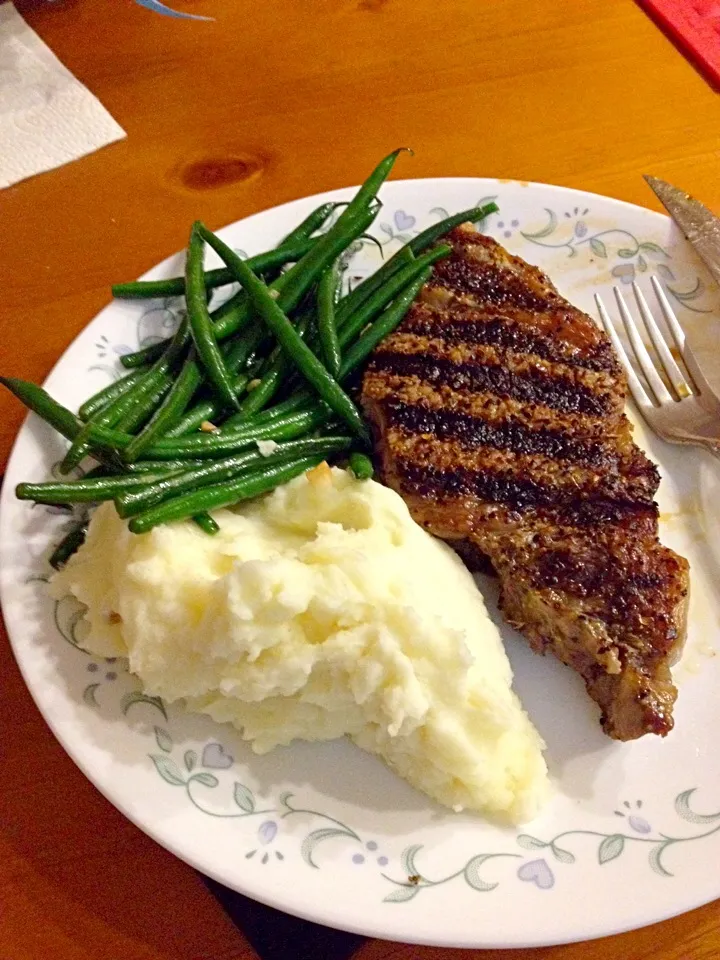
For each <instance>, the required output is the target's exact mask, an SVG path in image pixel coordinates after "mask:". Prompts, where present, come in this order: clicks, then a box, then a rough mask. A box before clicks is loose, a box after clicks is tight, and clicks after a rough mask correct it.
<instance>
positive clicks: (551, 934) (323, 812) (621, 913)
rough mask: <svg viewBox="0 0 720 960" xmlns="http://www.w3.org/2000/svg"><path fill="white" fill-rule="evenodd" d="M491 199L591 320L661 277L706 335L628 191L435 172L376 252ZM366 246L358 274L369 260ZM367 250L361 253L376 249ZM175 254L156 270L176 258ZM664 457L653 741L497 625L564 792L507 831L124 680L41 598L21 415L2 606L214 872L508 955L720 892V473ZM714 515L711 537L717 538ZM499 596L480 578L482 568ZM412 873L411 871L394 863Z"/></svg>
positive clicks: (86, 754) (58, 714)
mask: <svg viewBox="0 0 720 960" xmlns="http://www.w3.org/2000/svg"><path fill="white" fill-rule="evenodd" d="M348 195H349V191H346V190H339V191H335V192H333V193H328V194H323V195H322V196H319V197H311V198H306V199H303V200H298V201H296V202H294V203H289V204H285V205H284V206H282V207H277V208H275V209H273V210H268V211H266V212H264V213H261V214H258V215H256V216H253V217H250V218H248V219H247V220H244V221H242V222H241V223H237V224H234V225H233V226H231V227H228V228H227V229H225V230H224V231H222V233H223V235H224V237H225V239H226V240H229V241H230V242H231V244H232V245H233V246H235V247H237V248H241V249H243V250H245V251H247V252H249V253H251V252H259V251H261V250H263V249H266V248H267V247H269V246H271V245H272V244H274V243H275V242H276V241H277V240H278V239H279V238H280V237H281V236H282V235H283V234H284V233H286V232H287V231H288V230H289V229H290V228H292V227H293V226H294V225H295V224H296V223H297V222H298V221H299V220H300V219H301V217H303V216H305V215H306V214H307V213H308V212H309V211H310V210H311V209H312V208H313V207H314V206H316V205H317V204H318V203H319V202H320V201H324V200H340V199H346V198H347V197H348ZM490 197H492V198H496V199H497V202H498V204H499V206H500V210H501V213H500V214H499V215H494V216H493V217H491V218H490V221H489V224H488V230H489V232H490V233H492V235H493V236H495V237H497V238H498V239H499V240H501V241H502V242H503V243H504V244H506V245H507V247H508V248H509V249H510V250H511V251H512V252H513V253H519V254H521V255H522V256H523V257H525V258H526V259H527V260H529V261H530V262H531V263H535V264H538V265H540V266H541V267H542V268H543V269H545V270H547V271H548V273H549V274H550V276H551V277H552V278H553V280H554V281H555V282H556V284H557V285H558V287H559V288H560V290H561V292H562V293H564V294H565V295H566V296H567V297H569V299H570V300H572V301H573V302H575V303H576V304H578V305H579V306H580V307H583V308H585V309H587V310H588V311H589V312H592V293H593V291H594V290H595V289H598V288H599V289H601V290H603V291H604V292H605V293H606V294H607V299H608V301H610V288H611V286H612V284H613V283H618V282H622V283H625V282H626V281H629V279H631V278H632V276H636V277H637V278H638V280H640V282H641V283H642V282H643V281H645V280H646V278H648V277H649V275H650V274H651V273H657V274H659V275H660V276H661V277H663V278H664V279H665V280H667V281H668V282H669V285H670V287H671V289H672V290H673V291H674V292H675V294H674V295H675V298H676V301H677V304H678V309H679V311H680V316H681V319H682V321H683V323H685V324H687V325H688V326H693V325H695V326H696V328H697V329H698V330H699V332H700V333H703V332H704V331H705V330H706V328H707V327H708V325H709V324H710V322H711V320H710V317H709V312H710V311H711V310H712V309H713V308H714V307H715V306H716V303H715V302H714V294H715V291H714V290H713V288H712V287H711V286H710V285H709V284H708V281H707V279H706V274H705V272H704V270H703V268H702V267H701V266H700V265H699V263H698V261H697V260H696V259H695V258H694V256H693V255H692V253H691V251H690V250H689V248H688V247H687V245H686V244H685V243H684V242H683V241H682V239H681V238H680V236H679V234H678V233H677V231H675V230H674V228H673V227H672V226H671V224H670V223H669V221H668V220H667V219H665V218H664V217H661V216H659V215H657V214H654V213H650V212H648V211H647V210H642V209H640V208H637V207H633V206H630V205H628V204H623V203H619V202H617V201H613V200H608V199H606V198H603V197H600V196H595V195H592V194H587V193H582V192H579V191H574V190H567V189H561V188H558V187H550V186H543V185H539V184H526V183H517V182H508V181H498V180H475V179H447V180H443V179H440V180H414V181H404V182H403V181H401V182H393V183H390V184H388V185H387V186H386V187H384V188H383V193H382V199H383V201H384V203H385V206H384V209H383V211H382V212H381V215H380V217H379V224H378V226H377V229H376V232H377V235H378V237H379V238H380V239H381V240H382V242H383V243H385V244H386V245H387V248H388V249H393V248H395V247H396V246H397V245H398V244H399V243H400V242H402V240H403V239H404V238H406V237H407V236H409V235H411V234H412V233H414V232H416V231H417V230H418V229H420V228H422V227H425V226H426V225H427V224H428V223H429V222H431V221H433V220H434V219H438V218H440V217H442V216H444V215H445V211H456V210H459V209H462V208H464V207H468V206H471V205H472V204H474V203H476V202H477V201H479V200H481V199H483V198H490ZM365 256H367V257H369V258H372V252H369V253H368V252H366V251H363V253H362V254H361V258H360V259H359V260H358V261H356V263H355V264H353V267H352V270H351V273H353V274H358V273H362V272H363V270H367V269H368V267H369V264H370V263H371V259H369V260H362V257H365ZM373 265H374V263H373ZM180 269H181V258H180V257H173V258H171V259H169V260H167V261H165V262H164V263H163V264H161V265H160V266H159V267H157V268H156V269H154V270H152V271H151V272H150V273H149V274H148V277H163V276H169V275H173V274H176V273H178V272H179V271H180ZM172 307H173V304H172V303H171V304H167V305H166V304H158V303H152V304H150V305H149V306H148V305H147V304H145V305H143V304H137V303H135V304H133V303H120V302H118V303H113V304H111V305H110V306H109V307H108V308H107V309H105V310H103V312H102V313H101V314H100V315H99V316H98V317H97V318H96V319H95V320H94V321H93V322H92V323H91V324H90V325H89V326H88V328H87V329H86V330H85V331H84V332H83V333H82V334H81V335H80V336H79V337H78V339H77V340H76V341H75V343H74V344H73V345H72V346H71V347H70V349H69V350H68V351H67V353H66V354H65V356H64V357H63V358H62V359H61V361H60V362H59V363H58V365H57V366H56V368H55V369H54V371H53V372H52V374H51V375H50V377H49V379H48V381H47V388H48V389H49V391H50V392H51V393H52V394H53V395H54V396H56V397H57V398H58V399H59V400H61V401H63V402H64V403H66V404H67V405H68V406H70V407H75V406H76V405H77V404H78V403H79V402H80V401H81V400H82V399H83V398H84V397H86V396H87V395H88V394H89V393H91V392H93V391H94V390H96V389H98V388H99V387H100V386H102V385H103V384H104V383H106V382H108V380H109V378H110V377H111V376H113V375H114V374H116V372H117V369H118V367H117V365H116V360H117V355H118V353H120V352H122V351H123V350H125V349H135V348H136V347H137V346H138V343H139V342H143V341H147V339H148V338H150V337H152V336H154V335H157V334H158V333H159V332H163V331H164V332H167V329H168V325H171V324H172V322H173V313H172ZM637 436H638V440H639V442H640V443H641V444H642V445H643V446H644V447H645V448H646V449H647V450H648V451H649V452H650V454H651V456H652V457H653V458H654V459H655V460H656V461H658V462H659V463H660V465H661V470H662V474H663V482H662V486H661V488H660V507H661V512H662V519H663V522H662V537H663V540H664V541H665V542H666V543H667V544H668V545H669V546H671V547H673V548H674V549H676V550H677V551H679V552H680V553H682V554H684V555H685V556H687V557H688V558H689V559H690V563H691V566H692V581H693V590H692V603H691V618H690V637H689V641H688V647H687V653H686V655H685V658H684V660H683V662H682V664H681V665H680V666H679V668H678V669H677V671H676V677H677V681H678V685H679V687H680V697H679V702H678V705H677V710H676V727H675V730H674V731H673V732H672V734H671V735H670V736H669V737H668V738H667V739H666V740H660V739H657V738H653V737H646V738H645V739H643V740H641V741H639V742H635V743H630V744H620V743H614V742H612V741H610V740H608V739H606V738H605V737H604V736H603V735H602V734H601V732H600V729H599V727H598V719H597V710H596V708H595V706H594V705H593V704H592V703H591V702H590V701H589V700H588V699H587V697H586V696H585V695H584V692H583V690H582V684H581V683H580V681H579V679H578V678H577V677H576V676H575V675H574V674H573V673H572V672H571V671H570V670H568V669H566V668H564V667H562V666H561V665H559V664H558V663H556V662H555V661H553V660H552V659H549V658H547V659H542V658H540V657H537V656H534V655H532V654H531V653H530V652H529V651H528V649H527V648H526V646H525V644H524V642H523V641H522V640H519V639H518V638H517V636H516V635H515V634H514V633H513V631H511V630H509V629H508V628H505V627H503V634H504V636H505V638H506V643H507V648H508V651H509V654H510V656H511V658H512V661H513V665H514V668H515V671H516V687H517V690H518V692H519V693H520V695H521V697H522V699H523V701H524V703H525V705H526V706H527V708H528V710H529V711H530V713H531V716H532V717H533V719H534V721H535V723H536V724H537V726H538V727H539V729H540V731H541V733H542V735H543V736H544V737H545V739H546V741H547V743H548V752H547V758H548V763H549V767H550V770H551V773H552V776H553V778H554V780H555V783H556V787H557V792H556V794H555V796H554V798H553V799H552V801H551V802H550V803H549V804H548V806H547V808H546V809H545V811H544V812H543V814H542V816H540V817H539V818H538V819H537V820H536V821H535V822H533V823H531V824H527V825H526V826H525V827H523V828H522V829H519V830H512V829H506V828H501V827H499V826H496V825H494V824H491V823H487V822H484V821H483V820H482V819H480V818H477V817H474V816H470V815H456V814H453V813H450V812H448V811H446V810H443V809H441V808H440V807H438V806H435V805H434V804H433V803H431V802H429V801H428V800H427V799H426V798H425V797H424V796H423V795H421V794H420V793H417V792H415V791H414V790H413V789H411V788H410V787H409V786H407V785H406V784H405V783H403V782H402V781H401V780H399V779H398V778H397V777H395V776H394V775H393V774H392V773H390V772H389V771H388V770H386V769H385V767H383V765H382V764H381V763H380V762H379V761H378V760H375V759H374V758H372V757H370V756H368V755H366V754H364V753H362V752H361V751H360V750H359V749H356V748H354V747H353V746H352V745H350V744H349V743H345V742H337V743H333V744H325V745H313V744H307V743H298V744H296V745H294V746H293V747H292V748H285V749H282V748H281V749H278V750H275V751H274V752H273V753H271V754H269V755H267V756H264V757H261V758H258V757H256V756H254V755H253V754H252V753H251V751H250V750H249V749H248V747H247V746H246V745H245V744H243V742H242V741H241V740H240V737H239V736H238V735H237V733H236V732H235V731H234V730H233V729H232V728H231V727H229V726H220V725H217V724H214V723H213V722H212V721H210V720H209V719H206V718H202V717H195V716H189V715H186V714H184V713H183V711H182V710H180V709H175V708H168V709H167V710H166V708H165V706H164V705H163V704H162V703H160V702H157V701H152V700H149V699H148V698H145V697H143V696H142V695H141V694H139V693H138V692H137V689H138V688H137V683H136V681H135V680H134V678H133V677H132V676H130V675H128V674H127V672H126V670H125V668H124V667H123V665H122V663H120V662H118V663H114V662H108V661H103V660H101V659H98V658H95V657H90V656H87V655H86V654H84V653H83V652H82V651H80V650H79V649H78V648H77V647H76V646H75V645H74V643H73V624H74V618H76V617H77V610H76V608H75V607H74V606H73V605H72V603H70V601H63V602H61V603H59V604H53V603H52V602H51V601H50V600H49V599H48V597H47V593H46V587H45V584H44V582H42V580H43V578H45V577H46V576H47V567H46V565H45V562H44V560H43V554H44V551H45V550H46V548H47V544H48V542H49V540H50V539H51V538H52V537H57V533H58V530H59V528H60V527H61V526H62V524H63V523H64V522H65V519H64V518H63V517H61V516H57V515H53V513H52V511H51V510H49V509H47V508H44V507H34V508H33V507H31V506H30V505H28V504H26V503H19V502H17V501H16V500H15V499H14V496H13V488H14V486H15V484H16V483H18V482H19V481H20V480H29V479H35V480H41V479H43V478H44V477H46V476H47V474H48V471H49V469H50V467H51V465H52V464H53V463H54V462H55V461H57V460H58V459H59V458H60V456H61V450H62V445H61V442H60V441H59V440H58V439H57V438H56V437H54V436H52V435H51V431H50V430H49V429H47V428H46V427H45V426H44V425H43V424H41V423H40V422H39V421H38V420H37V419H36V418H34V417H30V418H29V420H28V421H27V423H26V424H25V426H24V427H23V429H22V431H21V433H20V436H19V438H18V441H17V444H16V446H15V449H14V452H13V455H12V458H11V461H10V464H9V467H8V470H7V475H6V482H5V485H4V490H3V494H2V517H1V524H0V542H1V548H0V549H1V561H2V579H1V587H2V603H3V608H4V612H5V618H6V622H7V626H8V631H9V634H10V637H11V641H12V644H13V648H14V651H15V655H16V657H17V660H18V662H19V664H20V667H21V669H22V671H23V675H24V677H25V680H26V682H27V685H28V687H29V688H30V690H31V692H32V694H33V696H34V697H35V700H36V702H37V704H38V706H39V708H40V710H41V711H42V713H43V715H44V717H45V719H46V720H47V722H48V723H49V724H50V726H51V728H52V729H53V731H54V733H55V735H56V736H57V737H58V739H59V740H60V742H61V743H62V745H63V746H64V747H65V749H66V750H67V751H68V753H69V754H70V756H71V757H72V758H73V760H74V761H75V762H76V763H77V764H78V766H79V767H80V768H81V769H82V770H83V771H84V773H85V774H86V775H87V776H88V777H89V778H90V779H91V780H92V782H93V783H94V784H95V785H96V786H97V787H98V789H100V790H101V791H102V792H103V793H104V794H105V796H107V797H108V798H109V799H110V800H111V802H112V803H114V804H115V805H116V806H117V807H118V808H119V809H120V810H121V811H122V812H123V813H124V814H125V815H126V816H128V817H129V818H130V819H131V820H133V821H134V822H135V823H136V824H137V825H138V826H139V827H140V828H141V829H143V830H144V831H146V832H147V833H148V834H149V835H150V836H152V837H154V838H155V839H156V840H157V841H158V842H159V843H161V844H163V845H164V846H165V847H167V848H168V849H170V850H172V851H173V852H174V853H175V854H177V855H178V856H179V857H181V858H182V859H183V860H186V861H187V862H188V863H191V864H192V865H193V866H195V867H197V868H198V869H199V870H201V871H203V872H204V873H206V874H208V875H210V876H212V877H215V878H216V879H217V880H220V881H222V882H223V883H225V884H227V885H228V886H229V887H232V888H234V889H236V890H239V891H241V892H242V893H245V894H247V895H249V896H251V897H254V898H256V899H257V900H261V901H263V902H265V903H268V904H271V905H273V906H275V907H279V908H280V909H282V910H286V911H288V912H289V913H293V914H297V915H299V916H303V917H307V918H310V919H312V920H316V921H319V922H321V923H325V924H329V925H332V926H336V927H341V928H344V929H347V930H352V931H357V932H360V933H363V934H367V935H370V936H377V937H387V938H391V939H395V940H401V941H412V942H419V943H428V944H442V945H449V946H455V947H516V946H522V945H525V946H529V945H539V944H552V943H559V942H564V941H572V940H580V939H585V938H590V937H599V936H603V935H606V934H611V933H615V932H618V931H621V930H627V929H630V928H633V927H639V926H642V925H643V924H648V923H652V922H653V921H656V920H660V919H663V918H665V917H669V916H671V915H673V914H677V913H680V912H682V911H685V910H689V909H691V908H692V907H696V906H698V905H700V904H702V903H705V902H706V901H709V900H712V899H713V898H715V897H718V896H720V874H719V873H718V869H717V864H718V860H719V859H720V754H719V753H718V750H717V731H718V729H719V728H720V698H719V697H718V696H717V690H718V689H719V687H720V658H714V654H715V652H716V647H717V644H718V635H719V633H720V630H719V627H720V624H719V622H718V614H719V612H720V604H719V603H718V586H717V585H718V584H719V583H720V575H719V574H720V551H719V549H718V537H717V531H718V529H720V471H719V470H718V465H717V462H716V461H714V460H713V459H712V458H711V457H710V455H709V454H706V453H704V452H702V451H695V450H691V449H687V448H677V447H675V448H673V447H671V446H668V445H666V444H664V443H662V442H661V441H659V440H657V439H656V438H654V437H650V436H648V434H647V432H646V431H644V430H642V429H638V434H637ZM711 531H712V534H711ZM482 586H483V589H484V590H485V591H486V592H487V593H488V594H490V606H491V607H492V606H494V595H493V594H494V588H493V585H492V584H491V583H487V582H483V584H482ZM412 875H419V876H420V877H421V879H420V882H419V883H418V884H417V885H409V884H408V877H409V876H412Z"/></svg>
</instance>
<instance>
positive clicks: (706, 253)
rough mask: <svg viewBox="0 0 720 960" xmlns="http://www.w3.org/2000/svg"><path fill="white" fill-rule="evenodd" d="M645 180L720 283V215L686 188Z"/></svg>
mask: <svg viewBox="0 0 720 960" xmlns="http://www.w3.org/2000/svg"><path fill="white" fill-rule="evenodd" d="M644 179H645V181H646V182H647V184H648V186H649V187H650V189H651V190H652V191H653V193H654V194H655V196H656V197H657V198H658V200H659V201H660V203H661V204H662V205H663V206H664V207H665V209H666V210H667V212H668V213H669V214H670V216H671V217H672V218H673V220H674V221H675V223H676V224H677V225H678V227H680V229H681V230H682V232H683V233H684V234H685V237H686V239H687V241H688V243H690V244H691V245H692V247H693V249H694V250H695V252H696V253H697V254H698V255H699V256H700V257H701V258H702V260H703V262H704V263H705V266H706V267H707V268H708V270H709V271H710V273H711V274H712V275H713V277H714V279H715V281H716V282H717V283H719V284H720V217H716V216H715V214H714V213H713V212H712V211H711V210H708V208H707V207H706V206H705V205H704V204H702V203H700V201H699V200H696V199H695V198H694V197H691V196H690V194H689V193H685V191H684V190H679V189H678V188H677V187H673V186H672V185H671V184H669V183H666V182H665V181H664V180H660V179H658V177H649V176H647V175H646V176H645V178H644Z"/></svg>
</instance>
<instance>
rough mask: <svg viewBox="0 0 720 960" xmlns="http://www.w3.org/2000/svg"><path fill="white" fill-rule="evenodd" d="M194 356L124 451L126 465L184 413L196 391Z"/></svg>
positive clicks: (187, 361) (189, 359) (186, 363)
mask: <svg viewBox="0 0 720 960" xmlns="http://www.w3.org/2000/svg"><path fill="white" fill-rule="evenodd" d="M194 354H195V350H194V349H193V350H191V351H190V354H189V356H188V359H187V360H186V362H185V364H184V365H183V367H182V369H181V371H180V373H179V375H178V377H177V379H176V380H175V382H174V383H173V385H172V387H171V388H170V390H169V392H168V393H167V394H166V395H165V398H164V399H163V401H162V403H161V404H160V406H159V407H158V408H157V410H156V411H155V413H154V414H153V415H152V417H151V418H150V420H149V421H148V423H146V424H145V426H144V427H143V429H142V430H141V431H140V433H139V434H138V435H137V436H136V437H134V439H133V441H132V443H130V445H129V446H128V447H127V449H126V450H125V455H124V460H125V462H126V463H132V462H133V460H137V459H138V457H139V456H140V455H141V454H142V452H143V450H145V449H146V448H147V447H148V446H150V444H151V443H153V442H154V441H155V440H157V439H158V438H159V437H161V436H163V435H164V433H165V431H166V430H167V429H168V428H169V427H170V426H171V425H172V424H174V423H176V422H177V419H178V417H181V416H182V415H183V413H184V412H185V409H186V408H187V405H188V403H190V401H191V400H192V397H193V394H194V393H195V390H196V389H197V380H196V377H195V371H194V369H193V361H194Z"/></svg>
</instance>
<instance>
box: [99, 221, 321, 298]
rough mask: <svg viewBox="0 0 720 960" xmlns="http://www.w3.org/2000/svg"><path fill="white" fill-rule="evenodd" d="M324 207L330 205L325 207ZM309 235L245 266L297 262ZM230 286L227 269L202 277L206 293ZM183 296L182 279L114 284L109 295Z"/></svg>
mask: <svg viewBox="0 0 720 960" xmlns="http://www.w3.org/2000/svg"><path fill="white" fill-rule="evenodd" d="M324 206H333V205H332V204H325V205H324ZM318 209H322V208H318ZM315 212H317V211H315ZM328 216H329V213H327V214H326V215H325V217H323V220H322V221H321V224H320V225H322V223H323V222H324V221H325V220H326V219H327V217H328ZM308 219H309V218H308ZM301 226H302V225H301ZM297 229H298V230H299V229H300V228H299V227H298V228H297ZM315 229H317V228H316V227H313V230H315ZM313 230H311V231H310V233H312V232H313ZM293 232H294V231H293ZM310 233H308V234H307V235H304V236H297V237H294V238H293V239H291V235H289V236H288V237H286V239H285V240H283V242H282V244H281V245H280V246H278V247H277V248H276V249H275V250H268V251H267V253H260V254H257V255H256V256H254V257H248V263H250V264H252V268H253V270H257V271H258V273H265V272H266V271H268V270H273V269H275V268H276V267H282V266H284V265H285V264H286V263H290V262H291V261H293V260H299V259H300V257H302V256H304V255H305V254H306V253H307V252H308V250H309V249H310V248H311V247H312V246H313V244H314V243H315V241H314V240H311V239H310ZM233 282H234V281H233V278H232V275H231V274H230V271H229V270H228V269H227V268H226V267H218V268H217V269H216V270H208V271H207V272H206V274H205V286H206V288H207V289H208V290H212V289H214V288H215V287H223V286H225V285H226V284H228V283H233ZM184 293H185V277H171V278H170V279H169V280H133V281H131V282H130V283H116V284H114V286H113V287H112V295H113V296H114V297H117V298H118V299H121V300H145V299H150V298H153V299H154V298H157V297H181V296H182V295H183V294H184Z"/></svg>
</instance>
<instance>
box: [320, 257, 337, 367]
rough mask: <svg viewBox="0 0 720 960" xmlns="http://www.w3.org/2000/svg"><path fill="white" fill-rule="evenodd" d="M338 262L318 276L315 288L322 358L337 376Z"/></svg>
mask: <svg viewBox="0 0 720 960" xmlns="http://www.w3.org/2000/svg"><path fill="white" fill-rule="evenodd" d="M338 276H339V271H338V262H337V260H336V261H335V263H334V264H333V265H332V266H330V267H328V268H327V270H325V272H324V273H323V274H322V276H321V277H320V282H319V284H318V289H317V313H318V333H319V335H320V344H321V347H322V354H323V359H324V360H325V366H326V367H327V370H328V373H330V375H331V376H333V377H337V375H338V373H339V372H340V361H341V359H342V357H341V354H340V344H339V342H338V332H337V327H336V325H335V296H336V294H337V288H338Z"/></svg>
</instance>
